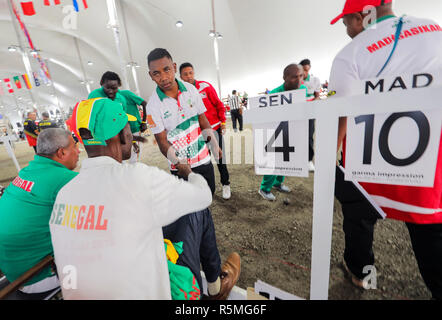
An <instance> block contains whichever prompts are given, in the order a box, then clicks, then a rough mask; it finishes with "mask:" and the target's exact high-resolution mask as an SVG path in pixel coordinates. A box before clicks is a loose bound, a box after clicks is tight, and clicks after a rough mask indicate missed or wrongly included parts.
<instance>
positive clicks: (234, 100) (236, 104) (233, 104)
mask: <svg viewBox="0 0 442 320" xmlns="http://www.w3.org/2000/svg"><path fill="white" fill-rule="evenodd" d="M229 106H230V110H238V109H239V108H240V107H241V103H240V101H239V97H238V96H236V95H235V96H231V97H230V98H229Z"/></svg>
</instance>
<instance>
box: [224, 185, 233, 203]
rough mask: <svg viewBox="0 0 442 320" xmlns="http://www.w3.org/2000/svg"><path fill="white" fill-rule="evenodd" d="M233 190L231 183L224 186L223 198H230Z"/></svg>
mask: <svg viewBox="0 0 442 320" xmlns="http://www.w3.org/2000/svg"><path fill="white" fill-rule="evenodd" d="M230 196H231V192H230V185H225V186H223V199H226V200H228V199H230Z"/></svg>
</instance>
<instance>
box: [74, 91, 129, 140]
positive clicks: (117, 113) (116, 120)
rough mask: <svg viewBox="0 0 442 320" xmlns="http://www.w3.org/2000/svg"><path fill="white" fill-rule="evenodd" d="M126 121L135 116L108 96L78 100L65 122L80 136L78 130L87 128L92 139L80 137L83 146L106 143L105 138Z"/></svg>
mask: <svg viewBox="0 0 442 320" xmlns="http://www.w3.org/2000/svg"><path fill="white" fill-rule="evenodd" d="M128 121H137V118H135V117H134V116H132V115H130V114H126V112H124V110H123V107H122V106H121V104H120V103H118V102H115V101H112V100H111V99H108V98H95V99H88V100H83V101H80V102H78V103H77V104H76V105H75V107H74V111H73V113H72V116H71V118H70V119H69V120H68V121H66V124H67V125H68V126H69V127H70V129H71V130H72V131H74V133H75V134H76V136H77V137H78V138H80V132H79V130H80V129H81V128H85V129H88V130H89V131H90V132H91V134H92V137H93V138H92V139H87V140H85V139H81V138H80V141H81V142H82V143H83V144H84V145H85V146H94V145H102V146H105V145H106V140H108V139H110V138H113V137H115V136H116V135H117V134H119V133H120V131H121V130H123V128H124V126H125V125H126V124H127V122H128Z"/></svg>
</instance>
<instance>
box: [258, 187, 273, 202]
mask: <svg viewBox="0 0 442 320" xmlns="http://www.w3.org/2000/svg"><path fill="white" fill-rule="evenodd" d="M258 193H259V194H260V195H261V196H262V197H263V198H264V199H266V200H268V201H275V200H276V197H275V196H274V195H273V193H271V192H265V191H264V190H262V189H259V191H258Z"/></svg>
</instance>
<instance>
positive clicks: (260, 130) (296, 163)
mask: <svg viewBox="0 0 442 320" xmlns="http://www.w3.org/2000/svg"><path fill="white" fill-rule="evenodd" d="M253 137H254V145H255V148H254V150H255V172H256V174H257V175H282V176H295V177H308V120H302V121H282V122H273V123H264V124H256V125H254V126H253Z"/></svg>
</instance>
